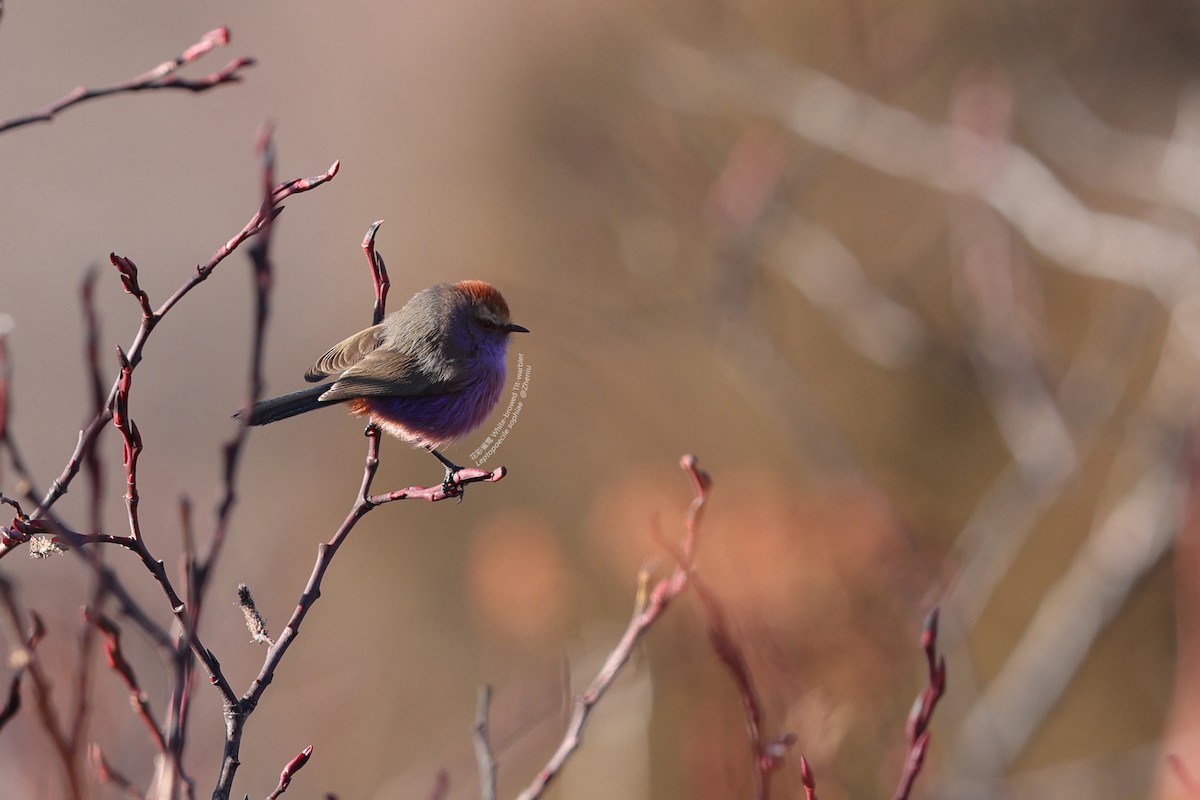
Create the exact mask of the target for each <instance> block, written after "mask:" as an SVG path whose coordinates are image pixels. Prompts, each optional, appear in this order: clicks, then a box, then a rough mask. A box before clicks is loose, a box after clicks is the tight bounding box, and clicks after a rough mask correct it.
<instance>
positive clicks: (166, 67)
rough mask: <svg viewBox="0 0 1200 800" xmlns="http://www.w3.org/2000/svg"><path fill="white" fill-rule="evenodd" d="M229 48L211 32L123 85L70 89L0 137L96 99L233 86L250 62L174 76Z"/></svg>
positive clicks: (0, 129) (224, 35)
mask: <svg viewBox="0 0 1200 800" xmlns="http://www.w3.org/2000/svg"><path fill="white" fill-rule="evenodd" d="M227 44H229V29H228V28H226V27H220V28H217V29H215V30H211V31H209V32H208V33H206V34H204V36H203V37H202V38H201V39H200V41H198V42H196V43H195V44H193V45H192V46H191V47H189V48H187V49H186V50H184V51H183V52H182V53H181V54H180V55H178V56H176V57H175V58H173V59H171V60H170V61H164V62H163V63H161V64H159V65H158V66H157V67H155V68H154V69H152V70H150V71H149V72H145V73H143V74H141V75H138V76H137V77H134V78H131V79H129V80H127V81H125V82H124V83H118V84H114V85H112V86H105V87H103V88H99V89H88V88H85V87H83V86H78V87H76V88H75V89H72V90H71V91H70V92H68V93H67V94H66V95H65V96H63V97H62V98H60V99H59V100H56V101H55V102H53V103H51V104H49V105H48V106H46V107H44V108H41V109H39V110H37V111H34V112H33V113H31V114H26V115H24V116H21V117H14V118H13V119H10V120H8V121H6V122H0V133H4V132H5V131H10V130H13V129H14V128H21V127H24V126H26V125H32V124H34V123H37V122H50V121H51V120H53V119H54V118H55V117H56V116H57V115H58V114H59V113H61V112H63V111H65V110H67V109H68V108H70V107H72V106H75V105H78V104H80V103H83V102H86V101H88V100H94V99H96V98H98V97H107V96H109V95H114V94H131V93H133V92H145V91H153V90H156V89H182V90H184V91H188V92H196V93H199V92H206V91H208V90H209V89H213V88H215V87H217V86H222V85H224V84H226V83H237V82H239V81H241V79H242V76H241V71H242V70H244V69H245V68H246V67H249V66H252V65H253V64H254V59H252V58H247V57H244V56H243V57H241V58H235V59H234V60H233V61H230V62H229V63H228V64H226V65H225V66H224V67H223V68H222V69H220V70H218V71H217V72H214V73H212V74H211V75H205V76H204V77H202V78H196V79H188V78H181V77H179V76H178V75H177V74H175V73H176V72H177V71H178V70H179V68H180V67H182V66H184V65H186V64H190V63H191V62H193V61H196V60H197V59H199V58H200V57H201V56H203V55H205V54H206V53H208V52H209V51H210V50H213V49H215V48H217V47H221V46H223V45H227Z"/></svg>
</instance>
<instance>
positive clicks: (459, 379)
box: [234, 280, 529, 486]
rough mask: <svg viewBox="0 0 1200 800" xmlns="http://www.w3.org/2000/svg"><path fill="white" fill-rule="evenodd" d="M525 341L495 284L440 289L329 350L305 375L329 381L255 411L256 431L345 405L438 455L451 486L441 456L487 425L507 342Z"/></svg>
mask: <svg viewBox="0 0 1200 800" xmlns="http://www.w3.org/2000/svg"><path fill="white" fill-rule="evenodd" d="M528 332H529V329H528V328H525V327H522V326H521V325H518V324H516V323H515V322H513V321H512V319H511V318H510V316H509V311H508V303H506V302H505V301H504V296H503V295H501V294H500V292H499V291H497V290H496V288H495V287H494V286H492V285H491V284H489V283H485V282H484V281H478V280H465V281H459V282H457V283H438V284H435V285H433V286H430V287H429V288H428V289H425V290H423V291H420V292H417V293H416V294H415V295H413V297H412V299H411V300H409V301H408V302H407V303H405V304H404V307H403V308H401V309H400V310H399V311H395V312H392V313H391V314H388V315H387V316H386V317H384V319H383V321H382V322H380V323H379V324H378V325H373V326H371V327H370V328H367V329H366V330H364V331H360V332H358V333H356V334H354V335H353V336H351V337H349V338H347V339H344V340H343V341H341V342H339V343H338V344H336V345H334V346H333V347H331V348H329V350H328V352H326V353H325V355H323V356H321V358H320V359H318V360H317V363H316V364H314V365H313V366H312V367H311V368H310V369H309V370H308V372H306V373H305V374H304V379H305V380H306V381H308V382H310V383H316V382H318V381H323V382H321V383H318V384H317V385H316V386H313V387H310V388H308V389H301V390H299V391H296V392H291V393H290V394H285V395H280V396H279V397H272V398H269V399H266V400H260V401H259V402H257V403H255V404H254V407H253V408H252V409H251V410H250V424H251V425H266V424H267V423H269V422H276V421H278V420H281V419H287V418H288V417H294V416H296V415H297V414H303V413H305V412H307V411H312V410H314V409H317V408H324V407H325V406H330V405H336V404H339V403H345V404H346V405H347V407H348V408H349V410H350V412H351V413H352V414H356V415H358V416H366V417H367V418H369V419H370V420H371V422H374V423H375V424H376V425H378V426H379V427H380V428H382V429H383V430H385V431H387V432H388V433H390V434H392V435H393V436H396V437H399V438H400V439H403V440H404V441H406V442H411V443H412V444H413V445H414V446H417V447H424V448H425V449H427V450H429V452H431V453H433V455H434V456H436V457H437V459H438V460H439V461H440V462H442V465H443V466H444V467H445V468H446V479H445V482H444V483H443V485H445V486H448V485H449V484H450V482H451V478H452V477H453V475H454V473H455V472H457V471H458V470H459V469H461V467H459V466H458V465H456V464H454V463H453V462H452V461H450V460H449V459H447V458H446V457H445V456H444V455H442V454H441V453H440V452H438V448H439V447H443V446H445V445H446V444H449V443H451V442H454V441H457V440H458V439H461V438H462V437H464V436H466V435H467V434H468V433H470V432H471V431H472V430H474V429H475V428H477V427H478V426H479V425H480V424H481V423H482V422H483V421H484V420H485V419H487V416H488V414H489V413H490V412H491V410H492V409H493V408H494V407H495V405H496V401H498V400H499V399H500V392H501V389H503V387H504V356H505V351H506V350H507V348H508V336H509V334H510V333H528ZM331 377H332V380H328V381H326V380H325V379H326V378H331ZM234 416H235V417H239V416H241V412H240V411H239V412H238V413H237V414H235V415H234Z"/></svg>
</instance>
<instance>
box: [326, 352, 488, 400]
mask: <svg viewBox="0 0 1200 800" xmlns="http://www.w3.org/2000/svg"><path fill="white" fill-rule="evenodd" d="M467 378H468V372H467V369H466V367H465V366H463V365H462V362H461V361H459V362H447V363H446V364H445V365H444V366H443V367H442V368H441V369H439V370H437V371H436V372H434V371H431V370H428V369H424V368H422V366H421V364H420V362H419V360H418V359H417V358H416V357H415V356H413V355H412V354H411V353H401V352H397V351H395V350H372V351H371V352H370V353H368V354H367V355H366V356H363V357H362V359H361V360H360V361H359V362H358V363H356V364H354V365H352V366H351V367H350V368H349V369H347V370H346V371H345V372H344V373H342V375H341V376H339V377H338V379H337V380H336V381H335V382H334V384H333V386H331V387H330V388H329V390H328V391H327V392H325V393H324V394H322V395H321V400H322V401H323V402H337V401H339V400H350V399H352V398H355V397H421V396H424V395H431V394H445V393H447V392H453V391H457V390H458V389H461V388H462V387H463V386H465V385H466V383H467Z"/></svg>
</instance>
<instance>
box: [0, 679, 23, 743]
mask: <svg viewBox="0 0 1200 800" xmlns="http://www.w3.org/2000/svg"><path fill="white" fill-rule="evenodd" d="M23 674H24V671H23V670H20V669H18V670H17V671H16V672H15V673H13V676H12V679H11V680H10V681H9V683H8V699H7V700H5V701H4V708H0V730H4V726H5V725H7V724H8V722H9V720H11V719H12V718H13V717H15V716H16V715H17V712H18V711H20V710H21V676H22V675H23Z"/></svg>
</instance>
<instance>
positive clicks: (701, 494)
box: [518, 455, 712, 800]
mask: <svg viewBox="0 0 1200 800" xmlns="http://www.w3.org/2000/svg"><path fill="white" fill-rule="evenodd" d="M679 465H680V467H681V468H682V469H683V470H684V471H685V472H686V473H688V476H689V477H690V478H691V479H692V486H693V488H694V490H695V497H694V498H693V500H692V503H691V505H690V506H689V507H688V511H687V516H686V518H685V520H684V527H685V530H686V533H687V535H686V537H685V539H684V543H683V547H682V552H681V556H682V559H683V560H682V561H681V562H679V563H690V562H691V559H692V557H693V556H694V554H695V551H696V546H697V540H698V537H699V522H700V516H701V514H702V513H703V511H704V506H705V505H706V504H707V502H708V495H709V490H710V489H711V488H712V480H711V478H709V476H708V475H707V473H705V472H703V471H701V470H700V468H699V466H698V464H697V461H696V457H695V456H693V455H685V456H684V457H683V458H681V459H680V462H679ZM679 563H677V564H676V567H675V569H674V571H673V572H672V573H671V574H670V575H669V576H667V577H666V578H662V579H661V580H659V581H658V583H656V584H655V585H654V588H653V589H651V590H650V591H649V593H648V594H646V593H643V592H640V591H639V596H640V597H639V600H640V601H639V602H638V603H637V605H636V608H635V610H634V614H633V618H632V619H630V620H629V625H628V626H627V627H626V628H625V633H624V634H623V635H622V636H621V639H620V641H619V642H618V643H617V646H616V647H614V648H613V650H612V652H610V653H609V655H608V658H607V659H605V661H604V665H603V666H602V667H601V668H600V672H599V673H597V675H596V677H595V678H594V679H593V680H592V683H591V684H590V685H589V686H588V688H587V689H586V690H585V691H584V692H583V694H581V695H579V696H578V697H576V698H575V706H574V709H573V711H572V713H571V719H570V720H569V721H568V723H567V730H566V733H565V734H564V735H563V738H562V742H561V743H560V744H559V746H558V749H557V750H556V751H555V752H554V755H552V756H551V757H550V760H549V761H548V762H547V763H546V766H544V767H542V769H541V770H540V771H539V772H538V774H537V776H536V777H535V778H534V779H533V781H532V782H531V783H530V784H529V786H528V787H526V789H525V791H523V792H521V794H520V795H518V800H534V798H538V797H541V796H542V795H543V794H544V793H545V791H546V788H547V787H548V786H549V785H550V783H551V782H552V781H553V780H554V779H555V778H557V777H558V775H559V773H560V772H562V769H563V767H564V766H565V764H566V762H567V759H569V758H570V757H571V754H573V753H574V752H575V751H576V750H577V749H579V746H580V745H581V744H582V743H583V731H584V728H585V727H586V726H587V721H588V717H589V716H590V715H591V713H592V709H593V708H595V707H596V704H597V703H598V702H600V699H601V698H602V697H604V694H605V693H606V692H607V691H608V690H609V688H610V687H611V686H612V684H613V682H614V681H615V680H616V678H617V675H618V674H620V672H621V670H622V669H623V668H624V666H625V664H627V663H628V662H629V659H630V658H631V657H632V656H633V650H634V648H635V647H637V644H638V642H640V641H641V639H642V637H643V636H644V635H645V634H646V632H647V631H648V630H649V629H650V627H651V626H652V625H654V623H655V622H656V621H658V619H659V618H660V617H661V616H662V615H663V612H665V611H666V610H667V606H669V605H670V604H671V601H673V600H674V599H675V598H676V597H678V596H679V595H680V594H682V593H683V590H684V589H686V588H687V585H688V578H689V572H688V570H686V569H684V568H683V567H682V566H680V565H679ZM643 596H644V602H643V601H641V597H643Z"/></svg>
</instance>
